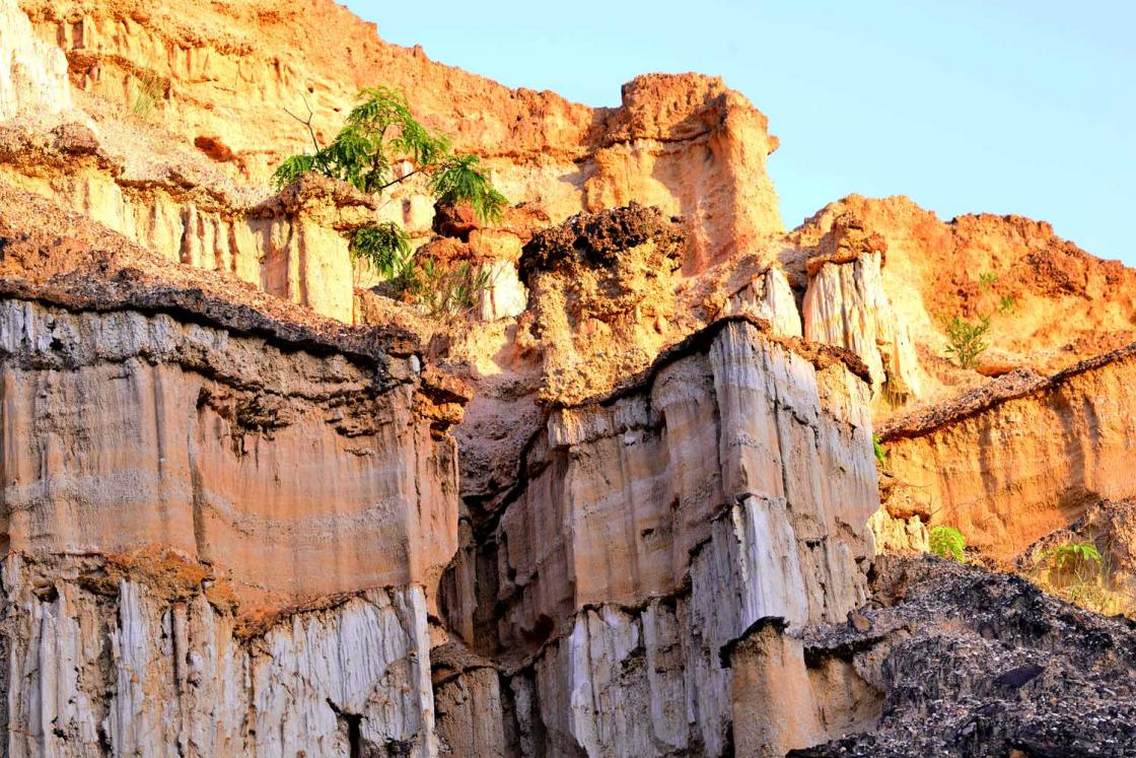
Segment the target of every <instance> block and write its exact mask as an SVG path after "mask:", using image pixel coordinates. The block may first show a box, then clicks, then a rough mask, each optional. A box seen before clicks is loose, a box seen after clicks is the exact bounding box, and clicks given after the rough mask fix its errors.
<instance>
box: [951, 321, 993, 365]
mask: <svg viewBox="0 0 1136 758" xmlns="http://www.w3.org/2000/svg"><path fill="white" fill-rule="evenodd" d="M946 329H947V353H948V354H949V355H952V356H954V358H955V360H956V361H957V362H958V365H959V366H960V367H961V368H974V367H975V366H977V365H978V359H979V357H981V355H982V354H983V353H984V352H986V348H988V347H990V344H989V343H988V342H987V341H986V333H987V332H988V331H990V317H989V316H982V317H980V318H979V319H978V321H977V322H976V323H972V322H970V321H967V320H966V319H964V318H962V317H961V316H955V317H954V318H953V319H951V320H950V321H948V322H947V325H946Z"/></svg>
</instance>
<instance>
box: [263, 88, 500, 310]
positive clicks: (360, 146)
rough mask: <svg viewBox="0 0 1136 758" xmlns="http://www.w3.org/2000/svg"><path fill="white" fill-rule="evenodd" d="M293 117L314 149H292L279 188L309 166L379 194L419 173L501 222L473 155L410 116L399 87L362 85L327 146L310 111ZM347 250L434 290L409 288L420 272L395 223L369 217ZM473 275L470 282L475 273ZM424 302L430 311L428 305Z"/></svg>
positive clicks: (496, 198)
mask: <svg viewBox="0 0 1136 758" xmlns="http://www.w3.org/2000/svg"><path fill="white" fill-rule="evenodd" d="M293 117H294V118H296V119H297V120H298V121H300V122H301V123H303V124H304V125H305V126H307V128H308V133H309V135H310V136H311V139H312V147H313V152H312V153H305V154H302V155H293V156H291V157H289V158H287V159H285V160H284V162H283V163H281V164H280V165H279V166H278V167H277V168H276V171H275V172H274V173H273V175H272V180H273V183H274V184H275V186H276V188H277V189H283V188H284V187H286V186H287V185H289V184H291V183H292V182H294V181H296V180H297V179H298V178H300V177H301V176H303V175H304V174H306V173H309V172H315V173H319V174H323V175H324V176H328V177H331V178H333V179H338V180H340V181H344V182H347V183H348V184H350V185H352V186H353V187H355V188H356V189H358V190H360V191H362V192H366V193H369V194H379V195H381V194H382V193H384V192H385V191H387V190H388V189H390V188H392V187H394V186H396V185H398V184H401V183H402V182H405V181H407V180H408V179H410V178H411V177H412V176H415V175H419V174H421V175H423V176H425V177H426V185H427V187H428V188H429V191H430V193H431V194H432V195H433V196H434V198H435V199H436V200H438V201H440V202H444V203H450V204H457V203H463V202H464V203H469V205H470V207H471V208H472V209H473V212H474V213H475V214H476V215H477V217H478V218H479V219H481V220H482V221H496V220H499V219H500V217H501V213H502V211H503V210H504V208H505V206H506V205H507V204H508V201H507V200H506V199H505V196H504V195H502V194H501V193H500V192H498V191H497V190H496V189H495V188H494V187H493V184H492V183H491V182H490V181H489V179H488V178H487V177H486V176H485V174H484V173H482V171H481V166H480V162H479V159H478V157H477V156H475V155H464V154H459V153H454V152H453V150H452V148H451V145H450V141H449V139H447V138H446V137H444V136H441V135H436V134H432V133H431V132H430V131H429V130H427V129H426V127H424V126H423V125H422V124H421V123H419V122H418V120H417V119H415V118H414V115H413V114H412V113H411V111H410V106H409V105H408V103H407V101H406V98H405V97H404V96H403V95H402V93H401V92H398V91H397V90H394V89H391V88H389V87H381V86H380V87H370V88H368V89H364V90H362V91H361V92H360V93H359V104H358V105H356V106H355V107H354V108H353V109H352V110H351V112H350V113H349V114H348V115H347V119H346V120H345V121H344V124H343V128H342V129H340V130H339V133H338V134H336V135H335V137H334V138H333V139H332V140H331V142H329V143H328V144H327V145H322V144H320V141H319V139H318V138H317V136H316V132H315V129H314V128H313V127H312V115H311V112H310V111H309V114H308V118H307V119H306V120H305V119H300V118H299V117H298V116H293ZM404 162H409V163H410V164H411V166H412V168H411V170H410V171H405V172H402V171H396V166H399V165H402V164H403V163H404ZM350 249H351V254H352V257H353V258H354V259H355V260H356V261H358V262H362V263H363V264H365V265H368V266H370V267H371V268H373V269H374V270H375V271H376V272H377V273H378V274H380V275H381V276H383V277H384V278H387V279H393V280H396V283H398V286H399V287H400V288H401V289H403V290H404V291H416V292H420V293H421V294H422V296H423V297H427V296H429V297H430V298H436V297H437V296H438V293H436V292H428V291H427V290H425V289H422V288H419V287H416V286H414V282H415V281H417V279H420V278H423V277H417V276H416V275H415V273H414V271H413V270H412V269H413V268H414V266H415V263H414V253H413V251H412V250H411V248H410V238H409V236H408V235H407V234H406V231H405V230H404V229H402V227H400V226H399V225H398V224H396V223H394V222H384V223H374V224H370V225H368V226H364V227H362V228H360V229H357V230H355V231H354V232H352V235H351V245H350ZM431 265H432V266H433V265H434V264H433V263H431ZM471 276H473V275H471ZM425 278H426V279H430V278H431V276H430V275H426V276H425ZM465 278H469V277H465ZM464 280H465V279H464V278H463V279H462V281H464ZM471 281H473V282H474V283H475V284H476V276H474V278H473V279H472V280H471ZM459 299H463V298H459ZM463 301H464V300H463ZM426 305H427V307H428V308H429V309H430V310H433V306H432V305H431V304H430V303H426Z"/></svg>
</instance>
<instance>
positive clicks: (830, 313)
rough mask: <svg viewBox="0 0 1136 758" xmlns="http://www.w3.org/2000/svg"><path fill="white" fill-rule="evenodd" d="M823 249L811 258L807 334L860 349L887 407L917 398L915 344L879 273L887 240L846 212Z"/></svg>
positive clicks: (918, 378)
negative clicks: (867, 231) (868, 233)
mask: <svg viewBox="0 0 1136 758" xmlns="http://www.w3.org/2000/svg"><path fill="white" fill-rule="evenodd" d="M820 249H821V252H820V254H819V255H818V256H816V257H814V258H811V259H809V261H808V270H809V275H810V279H809V286H808V289H807V290H806V291H805V300H804V334H805V337H806V338H808V339H810V340H814V341H816V342H824V343H826V344H829V345H837V346H838V347H843V348H847V349H848V350H851V351H852V352H853V353H855V354H856V355H858V356H859V357H860V359H861V360H862V361H864V363H865V364H866V365H867V366H868V370H869V372H871V377H872V389H873V392H874V393H876V394H878V395H880V396H881V404H882V405H884V406H885V407H886V406H888V405H891V404H895V405H902V404H904V403H906V402H907V401H909V400H913V399H918V397H919V396H920V395H921V394H922V392H923V386H922V385H923V381H922V376H921V374H922V370H921V369H920V366H919V360H918V358H917V357H916V354H915V346H914V344H913V343H912V341H911V337H910V335H909V334H908V331H907V326H906V324H905V323H904V321H903V320H902V319H901V318H900V317H899V314H898V313H896V312H895V310H894V309H893V308H892V306H891V302H890V301H889V300H888V296H887V292H886V291H885V289H884V283H883V279H882V278H881V275H880V267H881V265H882V263H883V260H884V256H885V254H886V250H887V246H886V244H885V243H884V242H883V240H882V239H880V238H879V237H878V236H873V237H867V236H866V235H865V233H864V231H863V230H862V229H861V228H860V227H859V226H858V225H857V222H856V221H855V219H849V218H847V217H844V218H840V219H837V220H836V221H835V222H834V223H833V226H832V229H831V230H829V232H828V234H827V235H826V236H825V237H824V239H822V240H821V248H820Z"/></svg>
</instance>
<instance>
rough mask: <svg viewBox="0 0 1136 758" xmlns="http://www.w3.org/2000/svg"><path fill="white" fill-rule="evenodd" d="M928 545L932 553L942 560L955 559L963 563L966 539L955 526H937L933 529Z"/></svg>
mask: <svg viewBox="0 0 1136 758" xmlns="http://www.w3.org/2000/svg"><path fill="white" fill-rule="evenodd" d="M928 543H929V547H930V548H931V552H932V553H934V554H935V555H937V556H939V557H940V558H953V559H954V560H956V561H958V562H959V563H962V562H963V551H964V550H966V537H964V536H963V534H962V532H960V531H959V530H958V529H955V528H954V527H953V526H936V527H935V528H933V529H932V530H931V535H930V539H929V541H928Z"/></svg>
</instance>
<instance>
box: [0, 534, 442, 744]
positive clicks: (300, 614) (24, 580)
mask: <svg viewBox="0 0 1136 758" xmlns="http://www.w3.org/2000/svg"><path fill="white" fill-rule="evenodd" d="M117 523H119V524H124V523H126V522H124V521H121V520H120V521H118V522H117ZM194 567H195V565H194V564H186V565H185V566H183V567H182V568H183V569H184V571H183V572H179V573H176V574H170V573H166V574H162V573H158V572H157V571H156V568H157V567H156V565H155V563H154V562H152V561H149V562H146V563H144V564H142V565H141V567H140V568H137V569H136V570H137V572H138V573H137V574H134V575H132V574H131V573H129V572H123V571H121V568H120V567H115V566H114V565H113V564H108V563H107V562H106V561H105V560H103V559H101V558H96V557H88V556H60V555H51V556H49V555H41V556H40V557H36V558H31V557H24V556H22V555H20V554H17V553H9V555H8V557H7V558H6V559H5V561H4V563H3V567H2V572H3V582H4V591H5V596H4V600H3V608H2V611H0V613H2V618H3V642H4V644H3V650H4V654H5V666H4V676H3V681H4V682H5V685H6V690H7V698H6V701H5V702H6V707H5V709H4V712H3V716H4V724H3V726H4V731H5V733H6V740H7V742H6V745H5V754H6V755H12V756H23V755H58V756H87V755H108V754H109V755H169V754H178V755H187V756H202V757H204V756H214V755H266V756H267V755H295V754H297V753H304V754H306V755H314V756H333V755H354V754H368V755H416V756H426V755H434V754H435V744H434V735H433V698H432V695H431V689H430V670H429V640H428V637H427V629H426V613H427V611H426V599H425V595H424V593H423V591H422V589H421V587H408V588H405V589H388V590H383V589H374V590H367V591H364V592H360V593H358V594H356V595H352V596H344V597H342V598H340V599H338V600H337V601H336V602H334V603H328V604H327V606H326V607H323V608H316V609H311V610H301V611H296V612H295V613H294V614H292V615H291V616H290V617H286V618H283V619H281V620H280V621H279V622H277V623H275V624H273V625H272V626H270V627H269V628H267V629H266V630H264V631H263V632H262V633H258V634H256V635H254V636H251V637H249V636H247V634H242V633H241V629H240V627H239V626H237V625H236V624H235V621H234V616H233V613H232V611H231V607H230V606H229V605H228V604H226V603H224V602H223V598H221V597H219V596H218V594H217V593H216V591H215V590H216V587H215V586H211V585H210V584H209V583H208V582H206V583H204V584H203V583H201V582H193V581H188V582H184V583H183V582H179V581H177V580H178V579H187V578H196V576H195V574H194V571H193V569H194Z"/></svg>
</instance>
